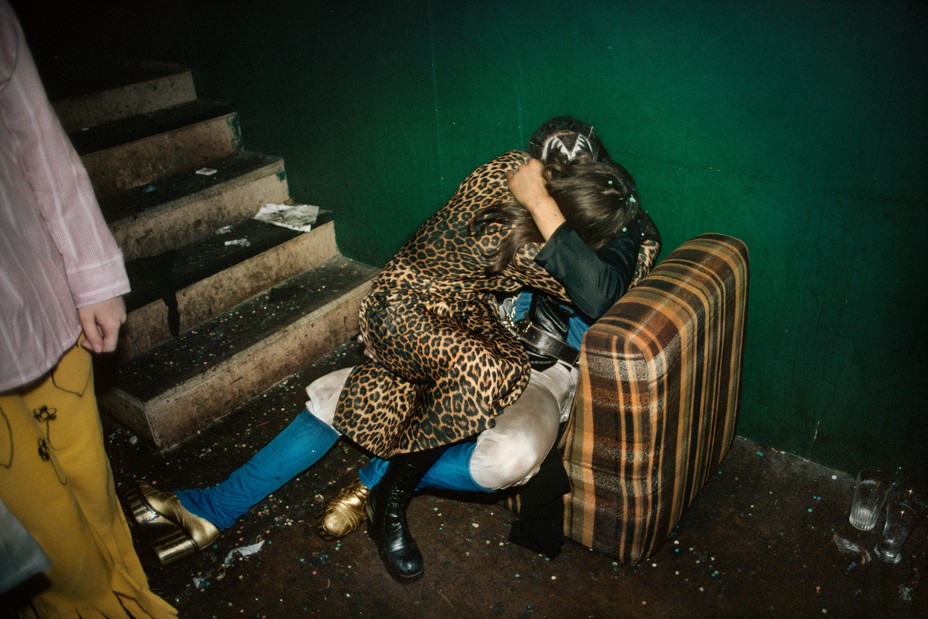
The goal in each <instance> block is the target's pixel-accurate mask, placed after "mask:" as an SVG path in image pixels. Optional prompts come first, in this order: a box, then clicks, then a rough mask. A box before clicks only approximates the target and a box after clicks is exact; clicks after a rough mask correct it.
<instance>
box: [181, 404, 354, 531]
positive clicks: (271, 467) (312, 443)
mask: <svg viewBox="0 0 928 619" xmlns="http://www.w3.org/2000/svg"><path fill="white" fill-rule="evenodd" d="M338 437H339V434H338V432H336V431H335V430H334V429H332V427H331V426H329V425H328V424H326V423H325V422H323V421H320V420H319V419H318V418H316V417H315V416H314V415H312V414H311V413H309V412H308V411H307V410H306V409H304V410H303V411H302V412H301V413H300V414H299V415H297V416H296V419H294V420H293V421H291V422H290V425H288V426H287V427H286V428H284V429H283V431H282V432H281V433H280V434H278V435H277V436H276V437H274V439H273V440H272V441H271V442H270V443H268V444H267V445H265V446H264V448H262V449H261V451H259V452H258V453H256V454H255V455H254V456H252V458H251V459H250V460H249V461H248V462H246V463H245V464H244V465H243V466H241V467H239V468H238V469H236V470H235V471H233V473H232V474H231V475H229V477H228V479H226V480H225V481H224V482H222V483H220V484H218V485H216V486H212V487H210V488H202V489H201V488H195V489H191V490H181V491H179V492H178V493H177V498H178V499H180V503H181V505H183V506H184V507H185V508H187V510H188V511H190V512H192V513H194V514H196V515H197V516H200V517H201V518H205V519H206V520H209V521H210V522H212V523H213V524H214V525H216V527H217V528H218V529H220V530H224V529H228V528H229V527H231V526H232V525H233V524H234V523H235V521H236V520H237V519H238V518H239V517H240V516H241V515H242V514H244V513H245V512H247V511H248V510H249V509H251V507H252V506H253V505H255V504H257V503H258V502H260V501H261V500H263V499H264V497H266V496H267V495H269V494H271V493H272V492H274V491H276V490H277V489H278V488H280V487H281V486H283V485H284V484H285V483H287V482H288V481H290V480H291V479H293V478H294V477H296V476H297V475H299V474H300V473H302V472H303V471H305V470H306V469H308V468H309V467H311V466H312V465H314V464H315V463H316V462H318V461H319V460H320V459H321V458H322V456H324V455H325V454H326V453H328V451H329V449H331V448H332V446H333V445H334V444H335V443H336V442H337V441H338Z"/></svg>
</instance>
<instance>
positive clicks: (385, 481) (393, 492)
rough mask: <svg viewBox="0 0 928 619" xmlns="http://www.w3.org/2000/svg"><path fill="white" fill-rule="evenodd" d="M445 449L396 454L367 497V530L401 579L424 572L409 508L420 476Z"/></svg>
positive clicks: (392, 573)
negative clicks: (408, 518)
mask: <svg viewBox="0 0 928 619" xmlns="http://www.w3.org/2000/svg"><path fill="white" fill-rule="evenodd" d="M444 450H445V448H444V447H440V448H438V449H429V450H426V451H418V452H415V453H409V454H400V455H398V456H393V457H392V458H390V464H389V466H387V471H386V472H385V473H384V475H383V478H382V479H381V480H380V482H379V483H378V484H377V485H376V486H374V488H373V489H372V490H371V492H370V494H369V495H368V497H367V503H366V504H365V506H364V509H365V511H366V512H367V517H368V521H369V524H368V527H367V532H368V534H369V535H370V536H371V539H373V540H374V543H375V544H377V550H378V551H379V552H380V558H381V559H382V560H383V563H384V566H385V567H386V568H387V572H388V573H389V574H390V576H392V577H393V578H395V579H396V580H397V581H398V582H401V583H409V582H412V581H414V580H418V579H419V578H421V577H422V574H423V573H424V572H425V567H424V564H423V561H422V553H420V552H419V546H417V545H416V540H414V539H413V537H412V534H410V532H409V525H407V523H406V508H407V507H408V506H409V501H410V500H412V495H413V493H414V492H415V490H416V485H417V484H418V483H419V480H420V479H422V476H423V475H425V473H426V471H428V470H429V467H430V466H432V464H433V463H434V462H435V460H437V459H438V457H439V456H440V455H441V453H442V452H443V451H444Z"/></svg>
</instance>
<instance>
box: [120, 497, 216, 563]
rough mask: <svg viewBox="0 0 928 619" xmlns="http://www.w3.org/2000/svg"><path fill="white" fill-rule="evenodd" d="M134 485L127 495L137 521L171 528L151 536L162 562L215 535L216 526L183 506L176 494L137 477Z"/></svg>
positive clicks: (192, 550)
mask: <svg viewBox="0 0 928 619" xmlns="http://www.w3.org/2000/svg"><path fill="white" fill-rule="evenodd" d="M136 484H137V485H138V489H137V491H136V492H134V493H133V494H132V495H131V496H130V497H129V507H130V508H131V509H132V517H133V518H134V519H135V521H136V522H137V523H139V524H141V525H167V526H169V527H171V529H173V530H171V531H170V532H169V533H167V534H166V535H164V536H162V537H159V538H158V539H156V540H155V542H154V544H153V546H154V549H155V554H156V555H158V560H159V561H161V563H162V564H163V565H167V564H169V563H173V562H174V561H177V560H179V559H183V558H184V557H188V556H190V555H192V554H194V553H196V552H197V551H200V550H203V549H204V548H206V547H207V546H209V545H210V544H212V543H213V542H214V541H216V538H217V537H219V529H217V528H216V526H215V525H214V524H213V523H212V522H210V521H209V520H206V519H204V518H200V517H199V516H196V515H194V514H191V513H190V512H189V511H187V510H186V509H184V506H183V505H181V504H180V501H179V500H178V499H177V497H176V496H175V495H174V494H172V493H170V492H164V491H162V490H158V489H157V488H155V487H153V486H151V485H150V484H147V483H145V482H144V481H137V482H136Z"/></svg>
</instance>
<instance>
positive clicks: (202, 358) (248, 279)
mask: <svg viewBox="0 0 928 619" xmlns="http://www.w3.org/2000/svg"><path fill="white" fill-rule="evenodd" d="M76 66H80V65H76ZM88 66H92V67H93V69H92V70H89V69H87V67H88ZM75 73H78V74H80V77H77V76H75ZM62 75H65V74H64V73H63V74H62ZM66 75H67V79H64V78H62V77H61V76H60V75H56V74H52V75H51V80H49V79H48V77H49V76H46V82H47V83H48V82H49V81H51V83H52V84H54V86H52V87H49V93H50V96H51V97H52V98H53V101H54V102H55V108H56V110H57V112H58V114H59V117H60V118H61V120H62V124H64V126H65V129H66V130H67V131H68V133H69V135H70V137H71V140H72V142H73V143H74V146H75V148H76V149H77V151H78V152H79V153H80V155H81V158H82V160H83V161H84V164H85V166H86V167H87V170H88V172H89V174H90V177H91V180H92V182H93V184H94V188H95V190H96V192H97V196H98V198H99V200H100V205H101V208H102V210H103V213H104V216H105V217H106V220H107V222H108V224H109V225H110V228H111V229H112V231H113V234H114V236H115V237H116V240H117V242H118V243H119V245H120V247H121V248H122V250H123V253H124V255H125V259H126V264H127V270H128V271H129V277H130V280H131V281H132V292H131V293H130V294H129V295H128V296H127V298H126V305H127V309H128V312H129V315H128V320H127V323H126V325H125V327H124V330H123V332H122V336H121V342H120V348H119V350H118V352H117V354H116V355H114V357H113V358H111V359H108V360H106V361H104V362H100V363H98V367H97V370H98V396H99V400H100V406H101V408H102V409H103V410H104V412H106V413H108V414H110V415H112V416H114V417H115V418H116V419H117V420H119V421H120V422H121V423H123V424H124V425H126V426H128V427H129V428H130V429H131V430H132V431H133V432H135V433H136V434H138V435H139V436H141V437H143V438H145V439H147V440H148V441H150V442H152V443H153V444H154V445H155V446H156V447H158V448H159V449H162V450H164V449H169V448H171V447H173V446H175V445H177V444H178V443H181V442H182V441H184V440H185V439H186V438H189V437H191V436H193V435H195V434H197V433H198V432H199V431H201V430H202V429H204V428H205V427H207V426H209V425H210V424H211V423H213V422H215V421H217V420H219V419H221V418H222V417H224V416H225V415H227V414H229V413H230V412H232V411H234V410H236V409H237V408H239V407H241V406H243V405H245V404H247V403H248V402H249V401H250V400H252V399H254V398H256V397H258V396H259V394H261V393H262V392H264V391H266V390H267V389H269V388H271V387H272V386H273V385H275V384H276V383H278V382H280V381H281V380H284V379H286V378H287V377H289V376H291V375H292V374H294V373H297V372H299V371H300V370H302V369H304V368H306V367H307V366H309V365H310V364H311V363H312V362H313V361H314V360H315V359H316V358H317V357H319V356H321V355H324V354H326V353H329V352H330V351H332V350H333V349H335V348H336V347H337V346H338V345H339V344H342V343H343V342H345V341H346V340H347V339H349V338H350V337H351V336H352V335H353V334H354V333H356V329H357V310H358V303H359V302H360V300H361V298H362V297H363V295H364V293H365V292H366V291H367V289H368V287H369V282H370V278H371V277H372V276H373V274H374V273H375V272H376V269H375V268H374V267H371V266H368V265H364V264H361V263H358V262H356V261H353V260H350V259H347V258H345V257H344V256H341V255H340V254H339V252H338V249H337V247H336V244H335V236H334V229H333V224H332V216H331V213H329V212H327V211H325V210H320V212H319V215H318V216H317V218H316V221H315V223H314V224H313V226H312V229H311V230H310V231H308V232H304V231H297V230H293V229H289V228H284V227H281V226H278V225H274V224H271V223H267V222H265V221H259V220H257V219H254V215H255V214H256V213H257V212H258V210H259V209H260V208H261V207H263V206H264V205H266V204H269V203H272V204H289V203H292V202H293V201H292V200H291V198H290V195H289V190H288V187H287V176H286V171H285V168H284V162H283V160H281V159H280V158H278V157H273V156H268V155H264V154H261V153H254V152H249V151H246V150H244V149H243V146H242V139H241V131H240V128H239V118H238V115H237V113H236V112H235V110H234V108H233V107H232V106H230V105H227V104H223V103H216V102H209V101H202V100H199V99H197V97H196V93H195V88H194V84H193V79H192V77H191V75H190V72H189V71H188V70H186V69H185V68H183V67H179V66H177V65H172V64H166V63H153V62H139V61H133V60H125V59H111V58H107V59H95V60H94V62H93V63H91V65H86V64H85V65H84V66H83V67H82V68H79V69H75V68H74V66H72V67H71V69H70V70H69V71H67V72H66ZM56 78H59V79H57V80H56Z"/></svg>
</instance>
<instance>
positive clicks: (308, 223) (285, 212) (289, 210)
mask: <svg viewBox="0 0 928 619" xmlns="http://www.w3.org/2000/svg"><path fill="white" fill-rule="evenodd" d="M318 216H319V207H318V206H314V205H312V204H265V205H264V206H263V207H262V208H261V210H259V211H258V214H257V215H255V219H257V220H258V221H263V222H266V223H269V224H274V225H275V226H282V227H284V228H290V229H291V230H298V231H300V232H309V231H310V230H312V227H313V224H315V223H316V218H317V217H318Z"/></svg>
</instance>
